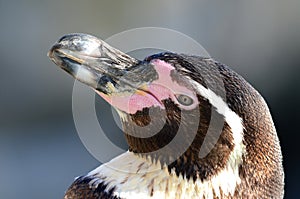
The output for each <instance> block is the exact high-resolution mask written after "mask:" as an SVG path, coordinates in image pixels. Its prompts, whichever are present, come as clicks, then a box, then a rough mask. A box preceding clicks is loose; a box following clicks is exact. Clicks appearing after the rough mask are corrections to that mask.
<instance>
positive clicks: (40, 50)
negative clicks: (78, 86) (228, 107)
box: [0, 0, 300, 199]
mask: <svg viewBox="0 0 300 199" xmlns="http://www.w3.org/2000/svg"><path fill="white" fill-rule="evenodd" d="M299 8H300V1H297V0H286V1H279V0H262V1H258V0H256V1H246V0H241V1H234V0H228V1H223V0H216V1H210V0H201V1H199V0H197V1H196V0H195V1H189V0H187V1H180V2H179V1H174V0H164V1H160V0H152V1H140V0H131V1H108V0H104V1H96V0H88V1H78V0H65V1H58V0H51V1H45V0H40V1H34V0H26V1H17V0H0V67H1V72H0V84H1V87H0V100H1V101H0V102H1V103H0V198H3V199H4V198H5V199H13V198H26V199H27V198H28V199H34V198H44V199H48V198H49V199H50V198H62V197H63V194H64V191H65V190H66V188H67V187H68V186H69V185H70V183H71V182H72V181H73V179H74V177H76V176H78V175H82V174H85V173H86V172H88V171H90V170H91V169H93V168H95V167H97V166H98V165H99V164H100V163H99V162H98V161H97V160H96V159H95V158H94V157H93V156H92V155H91V154H89V152H88V151H87V150H86V149H85V147H84V146H83V144H82V143H81V141H80V139H79V137H78V135H77V133H76V129H75V126H74V122H73V117H72V88H73V84H74V80H73V79H72V78H71V76H69V75H67V74H66V73H64V72H62V71H61V70H60V69H59V68H58V67H57V66H55V65H54V64H53V63H52V62H51V61H50V60H49V59H48V57H47V51H48V50H49V48H50V47H51V45H52V44H53V43H54V42H55V41H56V40H57V39H58V38H59V37H61V36H62V35H64V34H67V33H72V32H85V33H91V34H93V35H96V36H98V37H100V38H102V39H106V38H108V37H110V36H111V35H114V34H116V33H119V32H122V31H125V30H128V29H132V28H139V27H145V26H152V27H163V28H170V29H174V30H176V31H180V32H182V33H184V34H186V35H188V36H190V37H192V38H193V39H195V40H196V41H197V42H199V43H200V44H202V46H203V47H204V48H205V49H206V50H207V51H208V52H209V53H210V55H211V56H212V57H214V58H215V59H216V60H218V61H220V62H222V63H225V64H226V65H229V66H231V67H232V68H233V69H234V70H235V71H237V72H238V73H239V74H241V75H242V76H244V77H245V79H247V80H248V81H249V82H250V83H251V84H252V85H253V86H254V87H255V88H257V90H259V91H260V92H261V93H262V95H263V96H264V97H265V99H266V100H267V102H268V104H269V107H270V109H271V112H272V115H273V119H274V122H275V125H276V127H277V131H278V135H279V138H280V140H281V146H282V149H283V155H284V168H285V172H286V191H285V198H289V199H290V198H298V197H297V196H298V192H299V180H298V178H300V172H299V168H300V158H299V148H298V145H299V143H298V141H299V138H300V131H299V129H298V126H297V123H298V122H299V121H298V120H299V119H300V118H299V113H300V108H299V107H300V106H299V102H300V89H299V86H300V84H299V83H300V78H299V72H300V62H299V58H300V12H299ZM86 89H88V88H86ZM96 101H97V105H96V108H97V110H98V111H97V112H98V117H99V118H100V119H101V118H102V119H101V120H100V123H102V124H103V125H104V126H105V127H104V129H110V131H114V132H118V133H115V134H116V136H112V137H111V139H112V141H113V142H116V143H117V144H119V145H120V146H123V147H124V148H126V146H124V145H125V144H124V140H123V138H122V136H121V133H120V131H119V129H118V128H117V127H116V124H115V123H114V121H113V119H112V113H111V109H110V107H109V106H108V105H107V104H105V103H104V102H103V101H102V100H101V99H100V98H97V99H96ZM101 115H104V116H102V117H101ZM107 131H108V130H107ZM103 153H105V151H104V152H103ZM297 182H298V183H297Z"/></svg>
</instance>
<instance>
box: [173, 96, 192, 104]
mask: <svg viewBox="0 0 300 199" xmlns="http://www.w3.org/2000/svg"><path fill="white" fill-rule="evenodd" d="M176 98H177V100H178V102H179V103H180V104H182V105H184V106H190V105H192V104H193V103H194V100H193V99H192V98H190V97H189V96H187V95H177V96H176Z"/></svg>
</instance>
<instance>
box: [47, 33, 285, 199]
mask: <svg viewBox="0 0 300 199" xmlns="http://www.w3.org/2000/svg"><path fill="white" fill-rule="evenodd" d="M183 53H184V52H183ZM48 56H49V57H50V59H51V60H52V61H53V62H54V63H55V64H56V65H58V66H59V67H60V68H61V69H63V70H65V71H66V72H67V73H69V74H71V75H72V76H73V77H74V78H75V79H77V80H79V81H80V82H82V83H84V84H86V85H88V86H90V87H91V88H92V89H93V90H94V91H95V92H96V93H97V94H99V95H100V96H101V97H102V98H103V99H105V100H106V101H107V102H108V103H109V104H111V105H112V106H113V107H114V108H115V109H116V111H117V112H118V114H119V116H120V118H121V122H122V128H123V131H124V135H125V138H126V141H127V143H128V146H129V149H128V151H127V152H125V153H124V154H121V155H119V156H117V157H115V158H114V159H112V160H111V161H109V162H107V163H104V164H102V165H101V166H99V167H98V168H96V169H94V170H93V171H91V172H89V173H87V174H86V175H83V176H80V177H77V178H76V179H75V181H74V182H73V183H72V184H71V186H70V187H69V188H68V190H67V191H66V193H65V196H64V199H83V198H86V199H95V198H101V199H137V198H138V199H179V198H180V199H185V198H186V199H204V198H205V199H215V198H218V199H228V198H259V199H264V198H265V199H267V198H278V199H279V198H283V194H284V172H283V167H282V154H281V148H280V144H279V140H278V137H277V133H276V129H275V127H274V124H273V121H272V117H271V115H270V112H269V109H268V106H267V104H266V102H265V101H264V99H263V98H262V96H261V95H260V94H259V93H258V92H257V91H256V90H255V89H254V88H253V87H252V86H251V85H250V84H249V83H248V82H247V81H246V80H245V79H243V78H242V77H241V76H240V75H238V74H237V73H235V72H234V71H233V70H231V69H230V68H229V67H227V66H226V65H224V64H222V63H220V62H217V61H215V60H213V59H212V58H210V57H200V56H197V55H187V54H177V53H172V52H162V53H159V54H154V55H150V56H148V57H146V58H145V59H144V60H138V59H135V58H133V57H131V56H129V55H127V54H125V53H123V52H121V51H119V50H117V49H115V48H113V47H111V46H109V45H108V44H107V43H105V42H104V41H102V40H100V39H98V38H97V37H94V36H91V35H87V34H77V33H76V34H69V35H65V36H63V37H62V38H61V39H59V40H58V41H57V42H56V43H55V44H54V45H53V47H52V48H51V49H50V51H49V53H48Z"/></svg>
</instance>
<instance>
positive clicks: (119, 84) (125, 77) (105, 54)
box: [48, 34, 157, 112]
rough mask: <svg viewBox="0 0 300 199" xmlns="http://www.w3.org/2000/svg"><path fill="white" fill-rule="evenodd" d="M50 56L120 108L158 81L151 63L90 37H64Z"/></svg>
mask: <svg viewBox="0 0 300 199" xmlns="http://www.w3.org/2000/svg"><path fill="white" fill-rule="evenodd" d="M48 56H49V57H50V59H51V60H52V61H53V62H54V63H55V64H56V65H58V66H59V67H60V68H62V69H63V70H65V71H66V72H67V73H69V74H71V75H72V76H73V77H74V78H75V79H77V80H78V81H80V82H82V83H84V84H86V85H88V86H90V87H92V88H93V89H95V90H96V92H97V93H98V94H99V95H100V96H101V97H103V98H104V99H105V100H106V101H108V102H109V103H110V104H112V105H113V106H116V104H117V107H118V106H120V107H121V106H123V105H122V104H123V103H126V101H128V98H130V97H131V96H132V95H135V94H137V93H139V94H140V95H145V93H147V92H148V91H147V85H148V84H149V83H150V82H152V81H153V79H155V78H157V74H156V71H155V70H154V68H153V67H152V66H150V64H149V63H146V62H142V61H139V60H137V59H135V58H132V57H130V56H129V55H127V54H125V53H123V52H121V51H119V50H117V49H115V48H113V47H111V46H109V45H108V44H106V43H105V42H103V41H102V40H100V39H98V38H96V37H94V36H91V35H87V34H69V35H65V36H63V37H62V38H61V39H60V40H58V41H57V43H55V44H54V45H53V47H52V48H51V49H50V51H49V52H48ZM112 100H113V101H114V102H112ZM122 109H124V107H122ZM125 109H128V107H127V108H125ZM129 112H130V111H129Z"/></svg>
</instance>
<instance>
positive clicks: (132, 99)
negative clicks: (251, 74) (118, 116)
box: [97, 59, 198, 114]
mask: <svg viewBox="0 0 300 199" xmlns="http://www.w3.org/2000/svg"><path fill="white" fill-rule="evenodd" d="M151 64H153V65H154V68H155V70H156V71H157V73H158V79H157V80H155V81H153V82H150V83H149V84H148V85H143V88H142V89H141V90H139V89H138V90H137V91H136V92H135V93H132V94H129V93H128V95H126V93H120V94H113V95H111V96H108V95H105V94H103V93H100V92H97V93H98V94H99V95H100V96H101V97H103V98H104V99H105V100H106V101H107V102H108V103H110V104H111V105H112V106H114V107H115V108H117V109H119V110H122V111H124V112H126V113H129V114H134V113H136V112H137V111H141V110H142V109H143V108H149V107H152V106H154V107H155V106H156V107H160V108H162V109H164V108H165V107H164V105H163V104H162V100H165V99H168V98H170V99H172V101H174V102H175V103H177V104H178V105H179V107H181V108H184V109H186V110H191V109H193V108H195V107H196V106H197V105H198V99H197V97H196V94H195V92H193V91H192V90H190V89H188V88H186V87H184V86H181V85H179V84H178V83H177V82H176V81H173V80H172V78H171V71H172V70H175V68H174V67H173V66H172V65H171V64H168V63H166V62H164V61H162V60H158V59H155V60H152V61H151ZM180 94H183V95H187V96H189V97H191V98H192V99H193V100H194V103H193V104H192V105H191V106H188V107H182V106H181V105H180V104H179V103H178V102H177V98H176V95H180Z"/></svg>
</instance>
